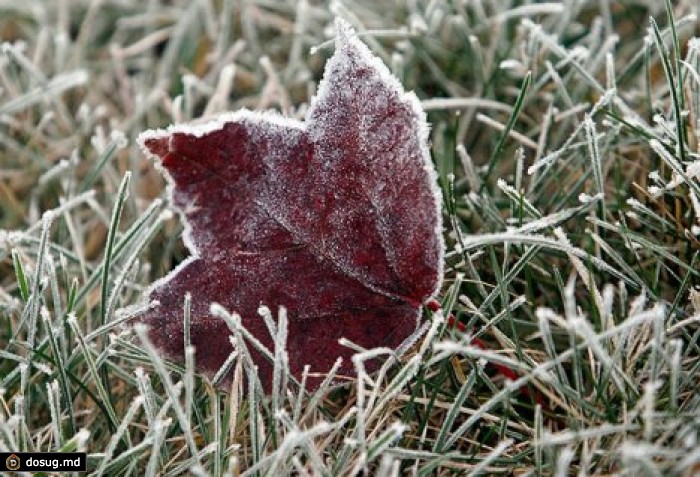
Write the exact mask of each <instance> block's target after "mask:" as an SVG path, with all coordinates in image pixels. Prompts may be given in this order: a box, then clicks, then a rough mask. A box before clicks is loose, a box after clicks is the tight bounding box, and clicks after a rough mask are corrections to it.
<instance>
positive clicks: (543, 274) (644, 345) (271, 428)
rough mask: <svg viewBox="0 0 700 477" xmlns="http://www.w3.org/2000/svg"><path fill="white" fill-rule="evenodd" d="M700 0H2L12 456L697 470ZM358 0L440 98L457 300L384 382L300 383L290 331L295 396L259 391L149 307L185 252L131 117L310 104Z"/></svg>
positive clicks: (520, 470)
mask: <svg viewBox="0 0 700 477" xmlns="http://www.w3.org/2000/svg"><path fill="white" fill-rule="evenodd" d="M509 3H512V4H511V5H508V4H509ZM698 13H700V11H699V10H698V7H697V6H696V5H694V2H687V1H686V2H682V1H681V2H676V3H672V2H670V1H669V2H632V1H630V2H609V1H594V0H588V1H580V2H573V1H564V2H549V3H533V4H530V3H522V4H521V3H519V2H502V1H497V0H483V1H479V2H457V1H454V2H452V1H447V0H436V1H432V2H406V4H403V3H402V2H340V1H338V2H331V3H330V4H326V3H323V2H306V1H302V2H292V1H280V2H267V1H264V0H251V1H248V2H238V1H235V0H221V1H213V0H198V1H194V2H185V1H178V0H176V1H173V2H167V3H166V2H159V1H157V0H153V1H148V2H135V1H134V2H130V1H104V2H97V1H95V2H85V1H80V0H63V1H57V2H14V3H11V2H3V3H0V39H1V40H2V41H3V42H4V43H3V46H2V52H1V54H0V204H2V206H1V207H0V450H2V451H32V450H41V451H56V450H62V451H69V450H76V449H79V450H84V451H86V452H88V467H89V471H90V472H92V473H94V474H96V475H99V474H106V475H144V474H145V475H166V476H170V475H179V474H192V475H282V474H298V475H358V474H364V475H381V476H389V475H449V474H457V473H459V474H467V475H518V476H522V475H556V476H560V475H561V476H563V475H581V476H582V475H611V474H614V475H628V476H639V475H645V476H661V475H664V476H665V475H678V476H691V475H697V473H698V472H700V451H698V431H699V430H700V417H699V416H700V412H699V410H700V394H699V393H698V387H699V384H698V372H699V371H700V360H699V359H698V357H699V356H700V353H699V351H700V325H699V321H700V320H699V318H698V317H699V316H700V288H699V287H700V267H699V266H698V265H699V262H700V257H698V251H700V242H699V241H698V235H699V234H700V183H699V182H698V178H699V177H700V169H699V168H698V164H700V154H699V153H700V150H699V144H700V122H699V120H698V118H700V39H699V38H697V37H694V35H698V34H699V33H700V22H698V19H697V16H696V15H697V14H698ZM335 15H340V16H342V17H344V18H346V19H347V20H348V21H350V22H351V23H353V24H354V25H355V26H356V27H357V29H358V31H360V32H362V38H363V39H364V41H366V42H367V43H368V45H369V46H370V47H371V48H372V49H373V50H374V51H375V53H376V54H378V55H379V56H380V57H382V58H383V60H384V61H385V62H386V63H387V64H388V65H390V67H391V69H392V70H393V71H394V73H395V74H396V75H397V76H398V77H399V78H400V79H401V81H402V82H403V83H404V85H405V86H406V88H407V89H412V90H415V91H416V93H417V94H418V96H419V98H421V100H423V101H424V107H425V109H426V110H427V111H428V113H429V120H430V121H431V123H432V133H431V140H432V145H431V147H432V154H433V157H434V160H435V164H436V167H437V170H438V172H439V176H440V183H441V186H442V188H443V192H444V194H443V195H444V197H445V204H444V211H445V217H446V220H445V224H446V230H445V233H446V237H447V242H448V251H447V255H446V261H447V263H446V267H445V286H444V290H443V292H442V294H441V296H440V299H441V302H442V307H443V311H441V312H437V313H431V312H429V311H428V310H426V315H427V318H428V320H429V324H430V330H429V332H428V333H427V335H426V337H425V339H424V340H423V341H421V342H420V343H418V344H417V345H416V347H415V349H413V350H412V351H410V352H409V353H408V354H407V355H406V356H404V357H403V358H402V359H401V360H400V362H398V363H397V362H395V361H394V360H391V359H388V360H387V362H386V366H384V367H383V368H382V369H381V370H380V372H379V374H377V375H373V376H370V375H367V373H364V372H363V371H362V370H363V365H362V362H363V360H364V359H367V358H368V357H369V356H370V355H371V353H370V352H368V353H364V354H359V355H357V357H356V360H355V364H356V367H357V368H358V371H359V372H358V377H357V381H356V382H355V383H354V384H353V385H351V386H347V387H345V388H340V389H329V388H328V387H327V386H323V387H322V388H321V389H320V390H319V391H318V392H316V393H308V392H305V391H304V390H303V387H302V389H301V390H300V389H299V388H296V387H292V386H288V385H286V384H285V383H287V382H288V381H287V380H286V369H285V368H284V366H283V361H282V360H281V359H280V356H281V355H282V353H281V352H280V350H278V352H277V359H278V362H280V367H279V372H280V379H281V380H280V383H281V384H280V386H276V387H275V389H276V392H274V393H273V395H272V396H268V397H265V396H264V394H263V393H262V391H261V390H260V389H259V387H257V386H256V384H255V380H253V379H250V380H248V382H249V383H250V384H249V385H248V386H246V387H245V388H244V387H242V386H241V385H240V384H241V382H242V379H243V376H244V375H248V376H251V373H252V371H251V369H250V366H249V363H248V361H247V360H246V359H245V356H241V358H240V359H236V360H234V361H232V362H231V363H230V365H231V366H233V369H234V373H235V376H236V379H235V380H234V386H233V387H232V389H231V392H222V391H220V390H218V389H217V388H216V387H215V386H214V385H212V383H211V382H210V381H208V380H206V379H204V378H200V377H199V376H197V375H195V374H194V372H193V369H194V365H193V363H194V360H195V359H196V355H193V354H192V352H191V351H190V352H189V353H188V356H189V357H190V358H191V359H188V360H186V362H185V363H184V364H177V363H171V362H168V361H164V360H163V359H162V358H161V357H160V356H159V354H158V353H157V352H156V351H155V350H154V349H153V348H152V346H150V344H149V342H148V339H147V336H146V335H145V334H144V330H143V329H142V328H141V327H139V326H131V322H130V318H131V317H132V316H131V315H130V314H129V313H130V312H133V309H132V308H129V307H130V306H133V305H135V304H137V303H140V302H141V298H142V294H143V291H144V290H145V288H146V287H147V286H148V284H149V283H150V282H151V281H153V280H154V279H156V278H158V277H160V276H162V275H164V274H165V273H166V272H167V271H168V270H170V269H171V268H172V267H173V266H174V264H176V263H178V262H179V261H181V260H182V259H183V258H184V256H185V255H186V252H185V250H184V248H183V246H182V243H181V241H180V239H179V232H180V231H181V226H180V223H179V222H178V220H177V219H175V218H173V216H172V214H171V213H170V212H169V211H168V208H167V204H166V203H164V202H163V201H161V200H160V199H159V197H161V195H162V188H163V183H162V180H161V179H160V176H159V174H158V173H157V172H155V171H154V169H153V166H152V165H151V164H149V163H148V162H147V161H146V160H145V158H144V157H143V155H142V154H141V152H140V151H139V150H138V147H137V146H136V144H135V137H136V135H137V134H138V133H139V132H141V131H143V130H145V129H147V128H150V127H159V126H164V125H166V124H169V123H172V122H181V121H187V120H190V119H193V118H197V117H199V116H201V115H203V114H206V115H211V114H215V113H217V112H221V111H227V110H235V109H238V108H240V107H250V108H262V109H265V108H275V109H279V110H281V111H283V112H285V113H286V114H289V115H293V116H297V117H300V116H302V115H303V112H304V107H303V105H304V103H305V102H307V101H308V100H309V95H310V93H311V92H312V91H313V88H314V85H315V84H316V82H317V81H318V79H319V77H320V74H321V71H322V67H323V64H324V58H325V57H326V56H327V54H328V53H329V48H328V45H327V41H328V40H329V36H328V30H327V27H328V26H329V25H331V24H332V19H333V17H334V16H335ZM311 49H314V50H315V53H311V52H310V50H311ZM261 58H262V60H261ZM125 310H131V311H125ZM219 313H220V314H221V316H222V317H223V318H224V319H227V320H229V321H232V320H233V319H234V318H233V317H231V316H230V315H228V313H227V312H226V311H225V310H219ZM273 314H276V312H274V313H273ZM448 314H453V316H454V317H455V319H456V320H457V321H459V322H460V323H462V324H463V325H464V327H465V329H466V330H468V332H467V333H463V332H460V331H459V330H458V329H457V328H455V327H453V326H448V324H447V323H448V320H447V319H446V318H447V316H448ZM284 319H286V318H284V317H282V316H280V317H279V320H284ZM280 323H281V322H280ZM279 328H280V330H281V329H282V328H283V327H282V326H280V327H279ZM280 336H283V333H282V331H280ZM472 337H478V338H480V339H481V340H483V341H485V342H486V343H487V344H488V349H481V348H478V347H475V346H473V344H472V342H471V338H472ZM236 339H242V337H241V335H240V333H238V334H237V336H236ZM377 352H381V350H379V351H377ZM497 364H500V365H504V366H507V367H508V368H510V369H512V370H514V371H516V373H517V374H516V375H515V377H514V379H507V378H506V377H504V375H503V374H502V373H498V372H496V368H495V365H497ZM236 384H237V385H236Z"/></svg>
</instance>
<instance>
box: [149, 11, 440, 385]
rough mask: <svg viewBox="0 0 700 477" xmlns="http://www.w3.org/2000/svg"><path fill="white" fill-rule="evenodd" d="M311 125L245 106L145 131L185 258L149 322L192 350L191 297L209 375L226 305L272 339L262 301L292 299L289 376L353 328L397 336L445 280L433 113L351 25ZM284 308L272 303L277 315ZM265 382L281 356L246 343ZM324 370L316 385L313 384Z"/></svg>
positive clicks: (329, 354)
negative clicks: (428, 118)
mask: <svg viewBox="0 0 700 477" xmlns="http://www.w3.org/2000/svg"><path fill="white" fill-rule="evenodd" d="M336 27H337V30H338V35H337V39H336V51H335V54H334V55H333V56H332V58H331V59H330V60H329V61H328V63H327V65H326V68H325V73H324V77H323V80H322V81H321V84H320V86H319V91H318V94H317V96H316V97H314V98H313V99H312V102H311V105H310V108H309V111H308V114H307V118H306V121H305V122H298V121H295V120H291V119H287V118H283V117H281V116H279V115H276V114H273V113H256V112H251V111H247V110H242V111H238V112H236V113H232V114H226V115H223V116H221V117H219V118H218V119H217V120H215V121H213V122H210V123H207V124H203V125H197V126H193V125H182V126H171V127H170V128H168V129H167V130H156V131H148V132H145V133H143V134H142V135H141V136H140V138H139V142H140V144H141V145H142V147H143V149H144V151H145V152H146V153H147V154H149V155H150V156H153V157H155V158H157V160H158V161H159V162H160V164H161V165H162V167H163V169H164V174H165V176H166V177H167V178H168V181H169V183H170V187H169V188H170V194H171V201H172V204H173V205H174V207H175V208H176V209H177V210H178V211H179V213H180V214H181V216H182V217H183V219H184V221H185V224H186V226H185V243H186V245H187V246H188V248H189V249H190V250H191V251H192V257H191V258H190V259H188V260H187V261H185V262H184V263H183V264H181V265H180V266H179V267H177V269H175V270H174V271H172V272H171V273H170V274H169V275H168V276H166V277H165V278H163V279H161V280H159V281H158V282H156V283H155V284H154V285H153V286H152V288H151V290H150V294H149V298H150V300H151V301H152V302H153V306H152V307H151V308H150V309H149V310H148V311H147V312H146V313H145V315H144V316H143V317H142V320H143V321H144V322H145V323H147V324H149V325H150V338H151V339H152V341H153V342H154V343H155V344H156V345H157V346H158V347H160V348H161V350H163V351H164V352H165V353H166V354H168V355H169V356H171V357H173V358H176V359H183V356H182V355H183V300H184V297H185V294H186V293H188V292H189V293H190V294H191V295H192V305H191V306H192V307H191V333H190V336H191V341H192V344H193V345H194V346H195V347H196V349H197V365H198V366H199V367H200V369H202V370H203V371H205V372H207V373H208V374H210V375H211V374H214V373H215V372H216V371H217V370H218V369H219V367H220V366H221V365H222V364H223V363H224V361H226V358H227V357H228V356H229V354H230V353H231V351H232V348H231V344H230V341H229V335H230V331H229V329H228V327H227V325H226V323H225V322H224V321H223V320H221V319H219V318H217V317H214V316H212V315H211V313H210V304H211V303H219V304H221V305H222V306H223V307H224V308H226V309H227V310H229V311H231V312H235V313H237V314H238V315H240V316H241V320H242V323H243V325H244V326H245V327H246V329H247V330H248V331H250V332H251V334H252V335H253V336H254V337H255V338H257V339H258V340H259V341H260V342H262V343H263V344H264V345H265V346H266V347H268V349H272V347H273V338H272V337H271V336H270V333H269V331H268V329H267V326H266V325H265V322H264V320H263V318H262V317H261V316H260V315H259V314H258V309H259V307H260V306H261V305H265V306H267V307H269V308H270V309H272V310H277V309H278V308H279V307H280V306H284V307H285V308H286V309H287V311H288V317H289V330H288V341H287V350H288V353H289V365H290V369H291V372H292V373H293V374H294V375H295V376H296V377H300V376H301V374H302V370H303V368H304V365H306V364H308V365H310V366H311V372H312V373H324V372H327V371H328V370H329V369H330V368H331V367H332V366H333V363H334V362H335V361H336V359H337V358H338V357H339V356H340V357H342V358H343V366H342V368H341V372H340V374H351V373H352V369H353V368H352V360H351V356H352V353H353V352H352V350H351V349H349V348H346V347H343V346H341V345H340V344H339V342H338V340H339V339H340V338H346V339H348V340H350V341H352V342H354V343H356V344H358V345H360V346H361V347H363V348H373V347H379V346H383V347H391V348H396V347H398V346H400V345H401V344H402V343H403V342H404V341H405V340H406V339H407V338H409V337H410V336H411V334H412V333H413V332H414V331H415V330H416V327H417V323H418V319H419V317H420V309H421V308H420V307H421V305H422V303H424V302H426V301H427V300H428V299H430V298H432V297H433V296H434V295H435V294H436V293H437V291H438V289H439V287H440V280H441V276H442V256H443V249H444V246H443V242H442V236H441V218H440V193H439V190H438V188H437V186H436V177H435V172H434V169H433V166H432V163H431V162H430V156H429V153H428V149H427V134H428V129H427V125H426V123H425V115H424V113H423V111H422V110H421V108H420V105H419V102H418V100H417V98H416V97H415V95H413V94H412V93H405V92H404V91H403V88H402V87H401V85H400V84H399V82H398V80H397V79H396V78H394V77H393V76H392V75H391V73H389V70H388V69H387V68H386V66H385V65H384V64H382V63H381V61H380V60H379V59H377V58H376V57H374V56H373V55H372V54H371V53H370V51H369V49H368V48H367V47H366V46H365V45H364V44H363V43H362V42H360V40H359V39H358V38H357V36H356V35H355V33H354V31H353V30H352V29H351V28H350V27H349V26H348V25H347V24H346V23H345V22H343V21H341V20H338V21H337V22H336ZM273 314H276V313H273ZM253 359H254V360H255V362H256V364H257V365H258V367H259V372H260V377H261V379H262V382H263V383H264V385H265V386H266V387H267V388H268V389H269V387H270V382H271V379H272V378H271V376H272V365H271V364H270V363H269V362H267V361H266V359H265V358H264V357H263V356H262V355H261V354H255V353H254V355H253ZM318 383H320V378H319V379H315V380H312V381H311V382H309V384H310V386H311V387H313V386H314V385H318Z"/></svg>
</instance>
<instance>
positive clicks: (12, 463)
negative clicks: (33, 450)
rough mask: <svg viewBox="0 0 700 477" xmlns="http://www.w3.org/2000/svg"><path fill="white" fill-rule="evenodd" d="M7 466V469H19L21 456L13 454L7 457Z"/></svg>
mask: <svg viewBox="0 0 700 477" xmlns="http://www.w3.org/2000/svg"><path fill="white" fill-rule="evenodd" d="M5 466H6V467H7V470H18V469H19V466H20V460H19V457H17V456H16V455H15V454H12V455H11V456H10V457H8V458H7V459H5Z"/></svg>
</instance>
